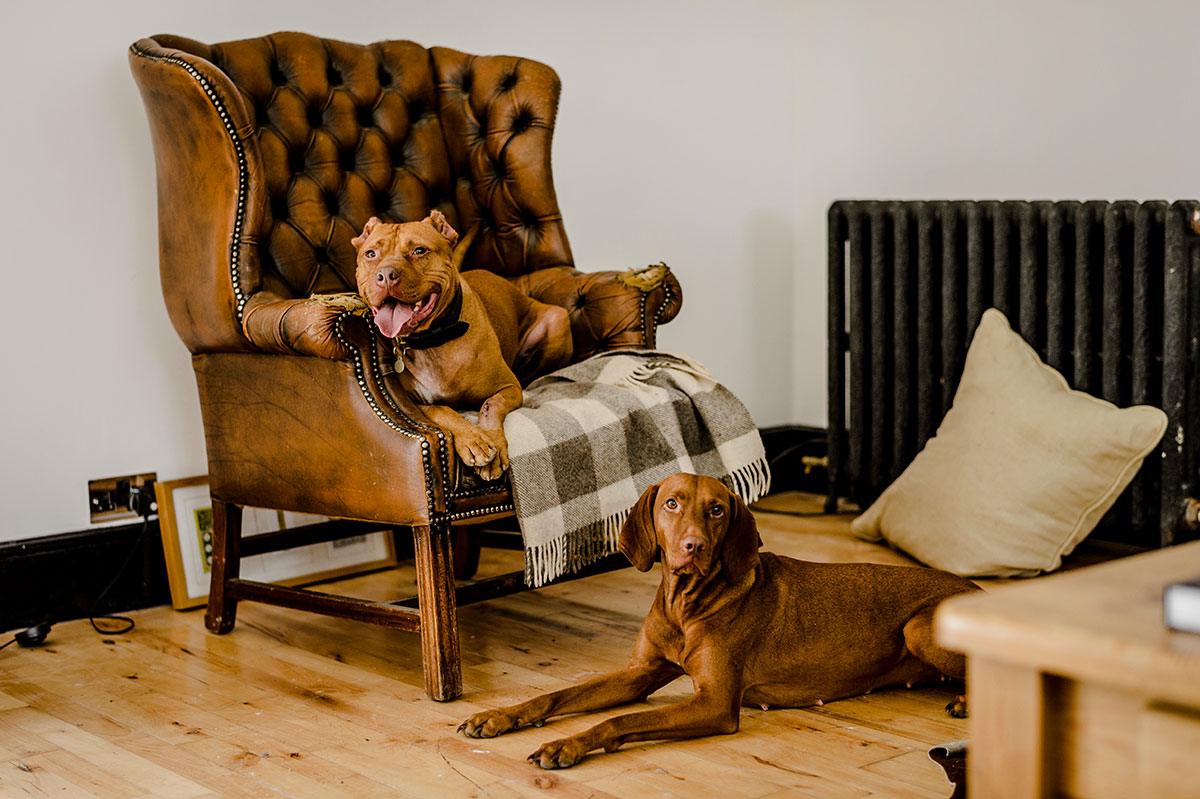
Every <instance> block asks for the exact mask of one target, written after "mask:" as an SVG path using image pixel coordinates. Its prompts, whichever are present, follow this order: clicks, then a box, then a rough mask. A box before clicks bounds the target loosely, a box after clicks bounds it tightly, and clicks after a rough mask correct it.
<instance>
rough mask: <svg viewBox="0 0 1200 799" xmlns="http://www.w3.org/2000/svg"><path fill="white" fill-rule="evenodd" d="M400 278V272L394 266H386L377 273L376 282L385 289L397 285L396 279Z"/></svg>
mask: <svg viewBox="0 0 1200 799" xmlns="http://www.w3.org/2000/svg"><path fill="white" fill-rule="evenodd" d="M399 279H400V273H399V272H397V271H396V269H395V268H394V267H391V266H385V267H382V268H381V269H380V270H379V271H377V272H376V273H375V282H376V283H378V284H379V285H380V286H382V287H383V288H385V289H390V288H391V287H392V286H394V285H396V281H398V280H399Z"/></svg>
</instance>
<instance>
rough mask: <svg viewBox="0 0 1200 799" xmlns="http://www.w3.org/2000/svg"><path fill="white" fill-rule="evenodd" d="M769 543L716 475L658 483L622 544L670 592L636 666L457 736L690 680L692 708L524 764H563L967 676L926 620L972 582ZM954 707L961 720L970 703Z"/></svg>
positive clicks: (597, 729)
mask: <svg viewBox="0 0 1200 799" xmlns="http://www.w3.org/2000/svg"><path fill="white" fill-rule="evenodd" d="M761 544H762V542H761V540H760V539H759V537H758V528H757V527H756V526H755V523H754V517H753V516H752V515H751V514H750V511H749V510H748V509H747V508H746V506H745V504H743V502H742V501H741V499H739V498H738V497H737V496H736V495H734V494H731V493H730V492H729V490H728V489H726V488H725V486H724V485H723V484H721V483H720V482H719V481H717V480H714V479H712V478H709V477H698V476H696V475H691V474H677V475H675V476H673V477H670V478H668V479H666V480H664V481H663V482H662V483H660V484H659V485H657V486H653V487H651V488H650V489H648V490H647V491H646V492H645V493H644V494H643V495H642V497H641V498H640V499H639V500H638V502H637V504H636V505H635V506H634V508H633V511H632V513H631V514H630V517H629V520H628V522H626V524H625V527H624V528H623V529H622V530H621V535H620V540H619V548H620V550H621V551H622V552H623V553H625V555H626V556H627V557H628V558H629V560H630V561H632V563H633V565H634V566H636V567H637V568H638V569H640V570H641V571H647V570H649V569H650V568H651V566H653V564H654V560H655V558H656V556H657V555H658V554H659V552H661V553H662V584H661V585H660V586H659V589H658V595H657V596H656V597H655V598H654V605H653V607H651V609H650V614H649V615H648V616H647V617H646V621H645V622H644V623H643V625H642V631H641V634H640V635H639V636H638V640H637V644H636V645H635V646H634V650H633V657H632V658H631V659H630V661H629V664H628V665H627V666H626V667H625V668H624V669H623V670H621V671H617V672H613V673H611V674H605V675H602V676H599V677H595V678H593V679H591V680H588V681H587V682H585V683H582V684H580V685H577V686H573V687H571V688H564V689H563V690H561V691H554V692H553V693H549V694H545V695H543V696H539V697H536V698H534V699H531V700H529V701H528V702H523V703H521V704H519V705H514V706H512V707H506V708H501V709H499V710H489V711H485V712H483V713H477V714H476V715H474V716H472V717H471V718H469V719H468V720H467V721H466V722H464V723H463V725H462V726H461V727H460V728H459V729H460V730H462V731H464V732H465V733H466V734H467V735H468V736H470V737H472V738H490V737H492V736H495V735H500V734H502V733H505V732H508V731H510V730H514V729H517V728H519V727H524V726H526V725H534V726H541V725H542V723H543V722H544V721H545V720H546V719H547V718H549V717H551V716H556V715H562V714H565V713H581V712H586V711H591V710H599V709H602V708H607V707H612V706H615V705H620V704H625V703H628V702H635V701H639V700H641V699H644V698H645V697H647V696H648V695H650V694H652V693H653V692H655V691H657V690H658V689H659V688H661V687H663V686H664V685H666V684H667V683H669V682H671V681H672V680H674V679H675V678H677V677H679V676H681V675H683V674H687V675H688V676H689V677H691V678H692V682H693V684H694V687H695V694H694V695H693V696H692V697H691V698H690V699H688V700H687V701H684V702H680V703H678V704H674V705H667V706H665V707H660V708H655V709H653V710H647V711H644V712H641V713H630V714H627V715H624V716H616V717H614V718H611V719H609V720H607V721H604V722H601V723H600V724H597V725H596V726H594V727H592V728H590V729H588V730H586V731H584V732H582V733H580V734H578V735H573V736H571V737H570V738H563V739H561V740H557V741H552V742H551V743H548V744H546V745H544V746H542V747H541V748H540V749H538V750H537V751H536V752H534V753H533V754H532V755H530V756H529V759H530V760H531V761H533V762H534V763H535V764H537V765H538V766H541V767H542V768H566V767H568V766H573V765H575V764H576V763H578V762H579V761H580V760H582V759H583V758H584V757H585V756H586V755H587V753H588V752H591V751H592V750H594V749H601V748H603V749H604V750H605V751H607V752H614V751H616V750H617V748H618V747H620V746H621V744H623V743H626V742H628V741H645V740H661V739H667V738H692V737H696V736H700V735H713V734H716V733H732V732H735V731H737V728H738V713H739V707H740V706H741V705H747V706H752V707H762V708H764V709H766V708H768V707H804V706H807V705H815V704H823V703H824V702H827V701H829V700H832V699H839V698H843V697H847V696H855V695H858V694H864V693H867V692H869V691H871V690H873V689H875V688H882V687H884V686H889V685H905V684H907V685H911V684H913V683H916V682H923V681H927V680H934V679H938V678H939V677H940V675H947V676H949V677H953V678H956V679H962V678H963V676H964V672H965V666H966V664H965V658H964V657H963V656H962V655H959V654H956V653H954V652H950V651H948V650H946V649H943V648H941V647H940V646H938V645H937V644H936V643H935V642H934V640H933V624H932V621H933V612H934V610H935V608H936V607H937V604H938V602H940V601H941V600H942V599H945V598H946V597H948V596H951V595H953V594H959V593H963V592H966V591H974V590H977V589H976V587H975V585H974V584H973V583H971V582H969V581H968V580H965V579H963V578H961V577H957V576H955V575H953V574H949V573H947V572H942V571H936V570H934V569H924V568H915V567H905V566H882V565H876V564H858V563H828V564H827V563H809V562H806V561H801V560H795V559H792V558H786V557H782V556H780V555H774V554H772V553H770V552H763V553H761V554H760V553H759V551H758V548H759V546H760V545H761ZM947 710H949V711H950V712H951V714H952V715H965V700H963V698H962V697H959V698H958V699H957V700H955V701H954V702H952V703H951V704H950V705H948V706H947Z"/></svg>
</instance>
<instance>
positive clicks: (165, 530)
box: [154, 476, 396, 610]
mask: <svg viewBox="0 0 1200 799" xmlns="http://www.w3.org/2000/svg"><path fill="white" fill-rule="evenodd" d="M154 490H155V498H156V499H157V500H158V524H159V529H160V530H161V532H162V541H163V551H164V553H165V554H166V560H167V577H168V580H169V582H170V585H171V604H172V605H173V606H174V607H175V609H176V610H185V609H187V608H194V607H197V606H199V605H203V604H205V603H206V602H208V584H209V577H210V575H211V572H212V552H213V541H212V536H213V512H212V500H211V498H210V497H209V495H208V477H207V476H201V477H188V478H185V479H182V480H161V481H159V482H157V483H155V484H154ZM323 521H328V519H327V517H325V516H313V515H311V514H306V513H293V512H291V511H276V510H268V509H266V508H245V509H243V511H242V537H243V538H248V537H251V536H254V535H260V534H262V533H270V532H274V531H276V530H283V529H290V528H292V527H303V526H305V525H310V524H316V523H318V522H323ZM395 563H396V552H395V550H394V548H393V546H392V536H391V532H390V531H387V530H384V531H380V532H376V533H367V534H365V535H358V536H352V537H350V538H343V539H339V540H337V541H326V542H324V543H321V544H310V545H307V546H302V547H295V548H294V549H287V550H283V551H280V552H267V553H264V554H262V555H254V556H253V557H249V558H242V561H241V577H243V578H245V579H247V580H257V581H259V582H265V583H278V584H280V585H300V584H303V583H315V582H318V581H321V580H331V579H334V578H336V577H344V576H346V575H349V574H355V573H357V572H364V571H370V570H372V569H381V568H386V567H389V566H394V565H395Z"/></svg>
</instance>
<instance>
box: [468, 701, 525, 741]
mask: <svg viewBox="0 0 1200 799" xmlns="http://www.w3.org/2000/svg"><path fill="white" fill-rule="evenodd" d="M520 725H521V722H520V719H518V718H517V716H516V714H515V713H512V712H510V711H508V710H506V709H504V708H500V709H499V710H485V711H483V712H482V713H476V714H475V715H474V716H471V718H469V719H467V720H466V721H464V722H463V723H462V724H460V725H459V727H458V731H459V732H461V733H462V734H464V735H466V736H467V737H468V738H495V737H496V736H497V735H503V734H504V733H506V732H510V731H512V730H515V729H516V728H517V727H519V726H520Z"/></svg>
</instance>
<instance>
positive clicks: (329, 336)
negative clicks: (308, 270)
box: [242, 291, 370, 361]
mask: <svg viewBox="0 0 1200 799" xmlns="http://www.w3.org/2000/svg"><path fill="white" fill-rule="evenodd" d="M346 313H350V314H354V315H357V316H363V317H366V316H367V315H368V314H369V313H370V311H369V310H368V308H367V305H366V303H364V302H363V301H362V299H361V298H359V296H358V295H357V294H315V295H313V296H312V297H310V298H308V299H306V300H285V299H283V298H281V297H279V296H278V295H275V294H272V293H271V292H268V291H260V292H258V293H257V294H255V295H254V296H253V297H251V298H250V300H249V301H248V302H247V303H246V310H245V314H244V315H243V317H242V331H243V332H244V333H245V334H246V338H248V339H249V340H250V343H251V344H253V345H254V346H255V347H257V348H258V349H259V350H261V351H263V352H272V353H278V354H282V355H315V356H317V357H318V358H329V359H331V360H335V361H344V360H346V359H347V358H349V357H350V353H349V352H348V351H347V350H346V345H345V343H344V342H343V341H341V340H340V339H339V338H338V320H339V319H341V317H342V315H343V314H346Z"/></svg>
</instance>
